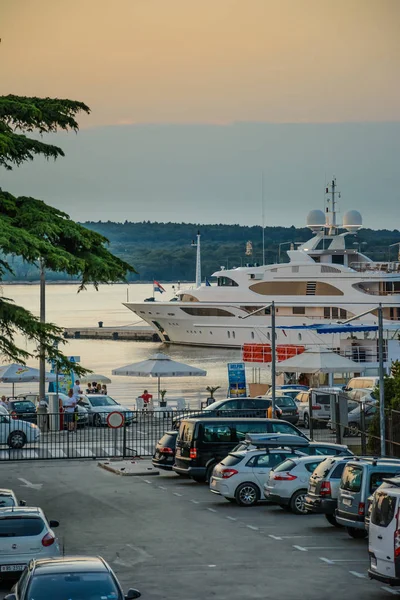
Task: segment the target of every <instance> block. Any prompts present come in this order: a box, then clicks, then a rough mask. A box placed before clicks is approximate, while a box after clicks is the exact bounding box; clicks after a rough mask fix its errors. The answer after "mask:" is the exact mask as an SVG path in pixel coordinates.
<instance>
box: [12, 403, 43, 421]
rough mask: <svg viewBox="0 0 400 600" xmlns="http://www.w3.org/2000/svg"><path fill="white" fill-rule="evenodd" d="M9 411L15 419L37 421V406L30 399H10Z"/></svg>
mask: <svg viewBox="0 0 400 600" xmlns="http://www.w3.org/2000/svg"><path fill="white" fill-rule="evenodd" d="M8 412H9V413H10V415H11V417H12V418H13V419H20V420H21V421H29V422H30V423H36V420H37V416H36V407H35V405H34V403H33V402H31V401H30V400H23V399H21V400H19V399H18V400H10V401H9V403H8Z"/></svg>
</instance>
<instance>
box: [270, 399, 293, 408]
mask: <svg viewBox="0 0 400 600" xmlns="http://www.w3.org/2000/svg"><path fill="white" fill-rule="evenodd" d="M275 401H276V404H277V405H278V406H279V407H281V408H283V407H285V408H296V403H295V401H294V400H293V399H292V398H290V396H277V398H276V400H275Z"/></svg>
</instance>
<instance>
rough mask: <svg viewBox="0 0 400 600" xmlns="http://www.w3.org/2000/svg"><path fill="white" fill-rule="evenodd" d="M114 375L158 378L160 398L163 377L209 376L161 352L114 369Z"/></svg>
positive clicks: (201, 370) (205, 372)
mask: <svg viewBox="0 0 400 600" xmlns="http://www.w3.org/2000/svg"><path fill="white" fill-rule="evenodd" d="M112 374H113V375H128V376H129V377H158V397H160V379H161V377H204V376H205V375H207V371H204V369H198V368H197V367H191V366H190V365H186V364H185V363H180V362H176V361H175V360H172V359H171V358H169V356H167V355H166V354H163V353H162V352H159V353H158V354H154V355H153V356H150V358H148V359H147V360H142V361H141V362H138V363H133V364H132V365H126V366H125V367H120V368H119V369H114V370H113V371H112Z"/></svg>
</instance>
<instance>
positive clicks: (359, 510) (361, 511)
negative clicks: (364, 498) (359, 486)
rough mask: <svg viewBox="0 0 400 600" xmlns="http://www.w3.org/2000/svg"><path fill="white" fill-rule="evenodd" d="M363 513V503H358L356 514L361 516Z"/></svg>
mask: <svg viewBox="0 0 400 600" xmlns="http://www.w3.org/2000/svg"><path fill="white" fill-rule="evenodd" d="M364 513H365V504H364V502H360V503H359V505H358V514H359V515H361V516H362V515H363V514H364Z"/></svg>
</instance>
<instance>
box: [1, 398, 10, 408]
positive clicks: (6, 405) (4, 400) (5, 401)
mask: <svg viewBox="0 0 400 600" xmlns="http://www.w3.org/2000/svg"><path fill="white" fill-rule="evenodd" d="M0 404H1V406H4V408H6V409H7V410H8V402H7V398H6V397H5V396H2V397H1V401H0Z"/></svg>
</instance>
